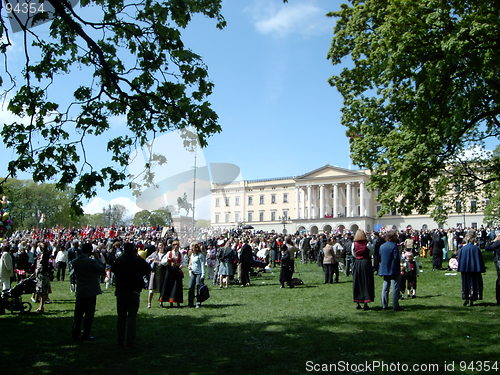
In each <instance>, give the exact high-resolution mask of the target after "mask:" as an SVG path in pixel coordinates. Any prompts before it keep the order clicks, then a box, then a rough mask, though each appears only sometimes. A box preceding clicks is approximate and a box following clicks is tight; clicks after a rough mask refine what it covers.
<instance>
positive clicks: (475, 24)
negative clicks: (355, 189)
mask: <svg viewBox="0 0 500 375" xmlns="http://www.w3.org/2000/svg"><path fill="white" fill-rule="evenodd" d="M329 15H330V16H332V17H336V18H337V23H336V25H335V29H334V36H333V39H332V43H331V48H330V51H329V53H328V58H329V59H330V60H331V61H332V63H333V64H340V63H346V65H347V67H345V68H343V70H342V71H341V72H340V73H339V74H336V75H334V76H332V77H331V78H330V80H329V82H330V84H331V85H333V86H335V87H336V88H337V89H338V90H339V91H340V93H341V94H342V96H343V98H344V106H343V108H342V124H343V125H344V126H345V127H347V132H346V134H347V136H348V137H349V138H350V147H351V157H352V160H353V162H354V163H355V164H357V165H359V166H360V167H362V168H368V169H370V170H371V171H372V176H371V181H370V183H369V184H368V187H369V188H370V189H373V190H378V191H379V195H378V200H379V201H380V203H381V205H382V210H381V211H380V213H381V214H385V213H387V212H389V211H390V210H391V209H394V208H397V209H398V210H399V212H401V213H402V214H408V213H410V212H412V211H417V212H419V213H426V212H428V211H429V210H431V211H432V212H431V214H432V215H433V216H434V217H436V218H439V217H440V218H441V221H442V218H443V214H444V216H446V214H447V213H448V212H449V210H450V208H451V207H452V204H453V202H454V201H455V200H457V199H463V197H464V196H466V195H467V194H469V195H470V194H477V190H482V189H486V188H487V186H488V185H490V184H492V183H496V182H498V181H499V178H500V173H499V171H500V164H499V163H498V160H496V161H495V159H494V158H491V157H484V156H483V157H481V158H476V159H475V160H474V162H473V163H471V160H470V158H464V157H463V154H464V153H466V152H467V150H471V149H478V147H480V146H482V145H483V144H484V142H485V141H486V140H487V139H493V140H495V139H496V140H498V139H499V137H500V122H499V118H498V116H499V114H500V108H499V104H498V98H500V76H499V74H498V62H499V61H500V46H499V38H498V4H497V3H496V2H495V1H493V0H446V1H445V0H421V1H397V0H352V1H351V5H345V4H344V5H342V7H341V10H339V11H337V12H331V13H330V14H329ZM457 181H461V182H462V186H464V187H465V188H462V189H460V191H459V192H458V193H457V196H455V197H454V199H451V197H449V196H448V193H449V192H450V191H453V186H454V184H455V183H456V182H457ZM458 195H460V197H459V196H458Z"/></svg>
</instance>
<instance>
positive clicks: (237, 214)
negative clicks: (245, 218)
mask: <svg viewBox="0 0 500 375" xmlns="http://www.w3.org/2000/svg"><path fill="white" fill-rule="evenodd" d="M234 221H235V222H236V223H239V222H240V213H239V212H235V213H234Z"/></svg>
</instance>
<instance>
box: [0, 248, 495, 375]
mask: <svg viewBox="0 0 500 375" xmlns="http://www.w3.org/2000/svg"><path fill="white" fill-rule="evenodd" d="M485 259H486V260H487V267H488V271H487V273H486V274H484V285H485V288H484V300H483V301H481V303H478V305H477V306H473V307H463V306H462V300H461V298H460V289H461V281H460V274H458V275H457V276H445V272H444V271H436V272H431V270H430V262H429V260H424V261H423V262H422V263H423V270H424V272H423V273H421V275H420V277H419V280H418V291H417V294H418V298H416V299H411V300H403V301H402V302H401V305H402V306H403V307H404V308H405V310H404V311H401V312H394V311H392V310H390V311H382V310H381V309H380V291H381V287H382V282H381V278H380V277H377V276H375V293H376V301H375V303H374V304H372V307H373V309H372V310H370V311H362V310H361V311H358V310H355V305H354V304H353V303H352V284H351V278H350V277H348V278H346V277H344V276H343V275H341V277H340V283H339V284H333V285H324V284H323V272H322V270H321V269H320V268H319V267H317V266H316V265H311V264H308V265H301V264H297V268H298V271H299V273H296V274H295V275H296V276H297V277H300V278H301V279H303V280H304V282H305V285H304V286H301V287H297V288H295V289H280V288H279V282H278V277H279V269H276V271H275V273H274V274H265V275H263V276H261V277H258V278H255V279H253V286H252V287H250V288H239V287H237V286H233V287H231V288H229V289H223V290H220V289H218V288H215V287H211V289H210V292H211V298H210V299H209V300H208V301H207V302H206V303H205V304H204V306H203V307H202V308H201V309H190V308H187V307H185V306H184V307H182V308H180V309H176V308H174V309H161V308H159V307H158V305H157V304H155V306H153V308H152V309H150V310H148V309H146V292H143V293H142V296H141V307H140V316H139V319H138V332H137V333H138V348H136V349H134V350H131V349H121V348H119V347H118V346H117V345H116V344H115V341H116V331H115V324H116V312H115V298H114V295H113V291H112V290H108V291H105V292H104V294H103V295H100V296H98V298H97V311H96V318H95V320H94V325H93V332H92V334H93V335H95V336H96V337H97V340H96V341H95V342H92V343H78V344H75V343H73V342H72V340H71V335H70V332H71V324H72V314H73V306H74V295H73V294H71V293H70V291H69V284H68V282H67V281H66V282H64V283H63V282H54V283H53V284H52V285H53V293H52V295H51V299H52V300H53V303H52V304H50V305H47V306H46V313H45V314H43V315H37V314H35V313H30V314H24V315H18V314H10V313H7V315H4V316H0V375H10V374H22V375H28V374H37V375H40V374H72V375H73V374H101V375H113V374H144V375H149V374H176V375H182V374H214V375H223V374H242V373H244V374H263V375H269V374H308V373H322V372H319V371H310V370H314V368H313V367H312V366H313V364H316V365H319V364H328V365H330V364H337V366H339V367H337V371H333V369H334V368H333V367H332V372H331V373H342V374H351V373H356V372H355V371H352V370H353V368H352V367H351V368H350V369H349V371H342V370H343V369H342V368H340V366H341V365H342V364H344V365H345V364H346V363H347V362H349V363H350V364H362V363H365V361H369V362H370V363H371V362H372V361H379V362H380V363H382V362H384V364H386V365H389V364H391V363H393V364H396V363H397V362H400V363H406V364H409V365H410V366H411V365H413V364H419V365H424V364H437V365H439V370H436V371H432V370H428V371H413V373H415V374H416V373H422V374H423V373H431V374H432V373H434V374H442V373H445V372H444V365H445V363H447V364H448V366H450V364H453V361H454V365H455V371H447V372H446V373H447V374H448V373H450V374H451V373H457V374H480V373H500V369H498V370H497V371H493V370H490V372H485V371H482V372H481V371H472V370H466V371H460V370H461V368H460V364H461V361H464V362H462V365H463V364H464V363H467V364H469V363H470V362H472V361H482V362H481V363H474V364H475V365H476V364H483V365H484V364H486V362H484V361H491V362H490V363H489V364H490V365H491V364H493V361H497V362H496V363H497V365H498V366H500V362H499V361H500V355H499V353H500V333H499V329H498V327H499V324H498V318H499V317H500V314H499V310H500V308H499V307H497V306H496V305H495V304H494V302H495V295H494V289H495V280H496V272H495V270H494V266H493V263H492V260H491V254H485ZM185 285H187V280H185ZM209 285H210V286H211V284H209ZM24 297H25V298H24V299H25V300H28V299H29V296H24ZM184 298H185V300H187V290H186V291H185V297H184ZM34 308H35V307H34ZM476 367H477V366H476ZM316 369H318V368H316ZM393 369H394V367H393ZM354 370H356V369H355V368H354ZM386 370H387V368H385V369H384V370H381V369H378V370H377V371H374V373H385V374H387V373H401V372H400V371H390V370H391V369H390V368H389V371H386ZM448 370H451V367H448ZM323 373H324V372H323ZM370 373H371V372H370Z"/></svg>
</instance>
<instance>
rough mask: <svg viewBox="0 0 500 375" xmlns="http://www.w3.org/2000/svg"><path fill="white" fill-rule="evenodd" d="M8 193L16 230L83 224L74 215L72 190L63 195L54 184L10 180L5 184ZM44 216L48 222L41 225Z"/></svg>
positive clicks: (5, 190)
mask: <svg viewBox="0 0 500 375" xmlns="http://www.w3.org/2000/svg"><path fill="white" fill-rule="evenodd" d="M4 192H5V194H6V195H7V196H8V199H9V201H10V202H11V204H10V213H11V216H12V219H13V221H14V229H16V230H20V229H31V228H33V227H39V226H43V227H52V226H54V225H62V226H65V227H69V226H75V225H79V224H81V220H80V218H78V217H76V216H75V215H73V214H72V210H71V199H72V194H73V190H72V189H67V190H65V191H60V190H58V189H57V188H56V186H55V185H54V184H36V183H35V182H33V181H31V180H17V179H9V180H7V181H6V182H5V184H4ZM42 214H43V215H44V217H45V221H44V222H43V223H40V218H41V216H42Z"/></svg>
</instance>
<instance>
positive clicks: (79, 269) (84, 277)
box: [71, 242, 105, 341]
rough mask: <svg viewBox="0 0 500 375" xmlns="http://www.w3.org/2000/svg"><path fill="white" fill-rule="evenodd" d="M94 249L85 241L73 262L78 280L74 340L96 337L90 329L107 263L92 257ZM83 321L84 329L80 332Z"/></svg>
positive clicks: (89, 339) (76, 279) (91, 339)
mask: <svg viewBox="0 0 500 375" xmlns="http://www.w3.org/2000/svg"><path fill="white" fill-rule="evenodd" d="M92 251H93V248H92V244H91V243H88V242H87V243H84V244H83V245H82V250H81V255H80V256H79V257H78V258H76V259H75V260H74V261H73V262H72V263H71V265H72V268H73V272H74V276H75V281H76V302H75V316H74V320H73V340H88V341H93V340H95V337H93V336H91V335H90V329H91V327H92V321H93V320H94V314H95V305H96V300H97V295H98V294H101V293H102V291H101V285H100V278H101V275H103V274H104V272H105V265H104V263H102V262H100V261H99V260H98V259H95V258H91V255H92ZM82 322H83V331H82V332H80V326H81V325H82Z"/></svg>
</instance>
